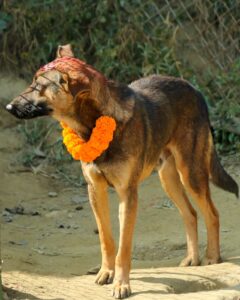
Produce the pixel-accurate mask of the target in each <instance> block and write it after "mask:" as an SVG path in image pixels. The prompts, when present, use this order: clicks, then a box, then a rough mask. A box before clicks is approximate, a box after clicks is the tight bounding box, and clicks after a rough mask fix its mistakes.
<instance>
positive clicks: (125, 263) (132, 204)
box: [113, 186, 137, 299]
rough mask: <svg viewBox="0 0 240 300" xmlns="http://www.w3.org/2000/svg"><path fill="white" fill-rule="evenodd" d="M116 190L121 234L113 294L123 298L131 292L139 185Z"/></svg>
mask: <svg viewBox="0 0 240 300" xmlns="http://www.w3.org/2000/svg"><path fill="white" fill-rule="evenodd" d="M116 190H117V192H118V195H119V197H120V204H119V223H120V236H119V248H118V253H117V256H116V262H115V278H114V288H113V295H114V296H115V298H117V299H123V298H126V297H128V296H130V294H131V288H130V283H129V273H130V268H131V249H132V237H133V231H134V225H135V221H136V213H137V187H135V186H131V187H128V188H124V189H123V188H120V189H119V188H116Z"/></svg>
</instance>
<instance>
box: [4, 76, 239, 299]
mask: <svg viewBox="0 0 240 300" xmlns="http://www.w3.org/2000/svg"><path fill="white" fill-rule="evenodd" d="M22 84H24V83H22ZM0 85H1V81H0ZM5 85H6V83H4V86H5ZM19 89H21V84H20V85H19ZM14 92H15V91H12V93H14ZM10 94H11V93H10ZM9 97H11V95H9ZM3 102H4V101H3ZM17 125H18V123H16V121H15V119H13V118H11V116H9V115H8V114H7V113H5V112H4V111H2V110H1V113H0V126H1V128H2V129H1V131H0V141H1V143H0V171H1V173H0V178H1V181H0V191H1V193H0V197H1V205H2V228H1V246H2V247H1V255H2V259H3V283H4V285H5V287H6V291H7V293H8V295H9V299H30V300H31V299H55V300H57V299H58V300H60V299H64V300H65V299H66V300H77V299H112V298H111V297H110V296H109V295H110V290H111V286H106V287H98V286H96V285H95V284H94V283H93V282H94V278H93V276H84V274H86V272H87V271H88V270H89V269H90V268H92V267H95V266H97V265H98V264H99V263H100V250H99V242H98V235H97V233H96V224H95V221H94V218H93V215H92V212H91V209H90V207H89V203H88V201H87V195H86V189H85V187H82V188H80V189H79V188H74V187H73V186H69V184H66V183H64V181H62V180H59V179H56V178H54V176H52V175H53V174H51V173H49V174H44V175H45V176H43V175H40V174H33V172H29V170H28V169H24V168H16V167H14V166H13V165H12V164H11V163H12V161H13V160H14V159H15V157H16V155H17V153H18V151H19V149H20V148H22V147H24V144H23V142H22V141H21V139H20V135H19V133H18V132H17ZM225 164H226V167H227V169H228V171H229V172H230V173H231V174H232V175H233V176H234V177H235V178H236V179H237V181H238V183H240V167H239V166H240V162H239V158H238V159H237V158H235V157H234V156H233V157H231V158H230V159H227V160H226V162H225ZM212 191H213V199H214V200H215V203H216V206H217V207H218V209H219V212H220V217H221V248H222V256H223V259H224V261H225V262H224V263H223V264H219V265H215V266H208V267H197V268H176V266H177V264H178V263H179V262H180V260H181V259H182V258H183V257H184V254H185V251H186V243H185V234H184V228H183V224H182V220H181V218H180V215H179V213H178V211H177V210H176V209H175V208H174V207H173V206H172V205H171V204H170V203H169V201H168V200H167V197H166V196H165V194H164V193H163V191H162V189H161V186H160V184H159V180H158V178H157V175H156V174H153V175H152V176H151V177H150V178H148V179H147V180H146V181H145V182H144V183H143V184H142V186H141V188H140V192H139V198H140V200H139V209H138V220H137V225H136V230H135V237H134V247H133V272H132V275H131V277H132V289H133V292H134V294H133V297H132V299H142V300H143V299H171V300H172V299H182V300H183V299H204V298H206V299H235V300H237V299H240V234H239V228H240V227H239V225H240V202H239V200H236V199H235V198H234V197H233V196H232V195H231V194H228V193H225V192H223V191H222V190H219V189H216V188H214V187H213V188H212ZM110 204H111V217H112V223H113V232H114V235H115V237H116V238H117V237H118V220H117V204H118V200H117V197H116V195H115V193H114V192H113V191H110ZM199 244H200V251H201V254H203V252H204V248H205V245H206V229H205V227H204V225H203V221H202V218H199Z"/></svg>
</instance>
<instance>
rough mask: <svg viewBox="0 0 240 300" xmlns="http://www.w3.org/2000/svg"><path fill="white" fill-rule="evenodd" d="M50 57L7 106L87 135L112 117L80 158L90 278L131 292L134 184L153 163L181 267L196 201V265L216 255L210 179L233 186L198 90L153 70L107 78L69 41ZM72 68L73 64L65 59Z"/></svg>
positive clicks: (192, 240)
mask: <svg viewBox="0 0 240 300" xmlns="http://www.w3.org/2000/svg"><path fill="white" fill-rule="evenodd" d="M56 59H57V60H58V62H60V67H54V61H53V62H52V63H49V64H48V65H46V66H45V67H43V68H41V69H40V70H38V72H37V73H36V74H35V76H34V78H33V82H32V84H31V85H30V87H29V88H27V89H26V90H25V91H24V92H23V93H22V94H21V95H20V96H18V97H16V98H15V99H14V100H13V101H12V102H11V103H10V104H8V105H7V106H6V109H7V110H8V111H9V112H10V113H12V114H13V115H15V116H16V117H18V118H21V119H29V118H35V117H38V116H45V115H50V116H52V117H54V118H55V119H57V120H58V121H60V122H64V123H65V124H67V125H68V126H69V127H70V128H71V129H73V130H74V132H75V133H77V134H78V135H79V137H81V138H82V139H83V140H85V141H87V140H88V139H89V137H90V135H91V132H92V130H93V128H94V126H95V122H96V119H97V118H99V117H100V116H103V115H104V116H110V117H112V118H114V120H115V121H116V124H117V126H116V131H115V132H114V137H113V140H112V141H111V143H110V145H109V147H108V148H107V149H106V150H105V151H104V152H103V153H102V154H101V155H100V156H99V157H98V158H96V159H95V160H94V161H93V162H90V163H86V162H83V161H82V162H81V165H82V170H83V174H84V177H85V179H86V181H87V184H88V193H89V200H90V203H91V207H92V209H93V212H94V215H95V218H96V222H97V225H98V230H99V238H100V244H101V252H102V265H101V268H100V270H99V273H98V274H97V278H96V283H98V284H100V285H103V284H108V283H112V282H113V280H114V287H113V296H115V298H117V299H123V298H126V297H128V296H130V294H131V288H130V283H129V273H130V268H131V248H132V237H133V231H134V224H135V219H136V212H137V205H138V191H137V190H138V185H139V183H140V182H141V181H142V180H144V179H145V178H146V177H147V176H149V175H150V174H151V173H152V171H153V170H157V172H158V174H159V177H160V181H161V183H162V186H163V189H164V190H165V192H166V193H167V195H168V196H169V197H170V198H171V200H172V201H173V202H174V204H175V205H176V207H177V208H178V210H179V212H180V214H181V215H182V217H183V222H184V225H185V228H186V237H187V254H186V257H185V258H184V259H183V260H182V262H181V263H180V266H197V265H199V264H200V259H199V252H198V234H197V213H196V211H195V209H194V208H193V206H192V205H191V203H190V201H189V199H188V196H187V193H188V194H189V195H190V196H191V197H192V198H193V199H194V200H195V202H196V204H197V205H198V207H199V209H200V211H201V212H202V214H203V216H204V220H205V223H206V227H207V249H206V254H205V257H204V258H203V260H202V264H204V265H208V264H215V263H219V262H220V261H221V256H220V248H219V215H218V211H217V209H216V207H215V206H214V203H213V201H212V198H211V195H210V189H209V181H211V182H212V183H214V184H215V185H216V186H218V187H220V188H222V189H224V190H226V191H229V192H231V193H234V194H235V195H236V196H237V197H238V195H239V189H238V185H237V183H236V182H235V181H234V179H233V178H232V177H231V176H230V175H228V174H227V172H226V171H225V170H224V168H223V167H222V165H221V164H220V162H219V159H218V156H217V153H216V150H215V148H214V144H213V138H212V134H211V130H210V122H209V118H208V110H207V106H206V104H205V101H204V98H203V96H202V94H201V93H200V92H199V91H198V90H196V89H195V88H194V87H193V86H192V85H191V84H189V83H188V82H187V81H185V80H183V79H179V78H173V77H165V76H159V75H152V76H149V77H145V78H142V79H139V80H136V81H134V82H132V83H131V84H130V85H125V84H121V83H117V82H114V81H110V80H107V79H106V78H105V76H104V75H103V74H101V73H100V72H98V71H97V70H95V69H94V68H93V67H91V66H89V65H87V64H86V63H84V62H82V61H80V60H78V59H76V58H74V54H73V52H72V49H71V46H70V45H65V46H59V48H58V51H57V58H56ZM74 62H75V63H77V64H78V67H77V68H73V67H72V66H71V65H72V63H74ZM109 186H112V187H114V188H115V190H116V192H117V193H118V195H119V199H120V200H119V222H120V237H119V247H118V250H117V253H116V248H115V244H114V240H113V237H112V232H111V224H110V217H109V205H108V194H107V189H108V187H109Z"/></svg>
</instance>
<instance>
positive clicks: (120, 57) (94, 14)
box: [0, 0, 240, 152]
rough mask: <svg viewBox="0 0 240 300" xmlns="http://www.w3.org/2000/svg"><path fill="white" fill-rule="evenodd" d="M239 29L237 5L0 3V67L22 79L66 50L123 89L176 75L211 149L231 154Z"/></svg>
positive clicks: (236, 130) (236, 142)
mask: <svg viewBox="0 0 240 300" xmlns="http://www.w3.org/2000/svg"><path fill="white" fill-rule="evenodd" d="M239 26H240V3H239V1H238V0H235V1H230V0H229V1H225V0H212V1H209V0H206V1H198V0H197V1H188V0H181V1H177V2H176V1H170V0H161V1H157V0H155V1H154V0H131V1H127V0H116V1H115V0H102V1H92V0H84V1H83V0H82V1H81V0H72V1H67V0H42V1H40V0H24V1H17V0H5V1H3V3H2V4H1V12H0V38H1V43H0V64H1V69H3V70H7V71H11V72H15V74H17V75H18V76H21V77H24V78H25V79H27V80H30V78H31V77H32V75H33V73H34V72H35V71H36V69H38V68H39V66H41V65H43V64H45V63H46V62H48V61H50V60H52V59H53V58H54V57H55V52H56V48H57V45H59V44H66V43H71V44H72V46H73V48H74V51H75V53H76V56H77V57H79V58H81V59H82V60H86V61H87V62H88V63H89V64H92V65H94V66H95V67H96V68H97V69H99V70H100V71H101V72H103V73H104V74H105V75H106V76H107V77H109V78H112V79H116V80H119V81H122V82H125V83H128V82H130V81H132V80H135V79H137V78H139V77H141V76H145V75H149V74H152V73H159V74H168V75H172V76H182V77H184V78H186V79H187V80H189V81H190V82H192V83H193V84H194V85H195V86H197V87H198V88H199V89H200V90H201V91H202V93H203V94H204V95H205V98H206V100H207V103H208V105H209V110H210V115H211V121H212V124H213V127H214V135H215V141H216V144H217V147H218V149H219V150H220V151H232V152H239V150H240V91H239V90H240V88H239V86H240V77H239V74H240V56H239V49H240V33H239V30H238V29H239ZM237 28H238V29H237Z"/></svg>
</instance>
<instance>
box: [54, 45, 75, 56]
mask: <svg viewBox="0 0 240 300" xmlns="http://www.w3.org/2000/svg"><path fill="white" fill-rule="evenodd" d="M64 56H67V57H74V53H73V51H72V47H71V45H70V44H67V45H63V46H61V45H59V46H58V49H57V58H59V57H64Z"/></svg>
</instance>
